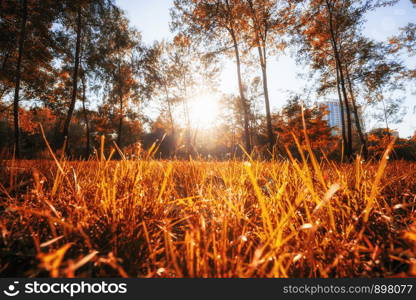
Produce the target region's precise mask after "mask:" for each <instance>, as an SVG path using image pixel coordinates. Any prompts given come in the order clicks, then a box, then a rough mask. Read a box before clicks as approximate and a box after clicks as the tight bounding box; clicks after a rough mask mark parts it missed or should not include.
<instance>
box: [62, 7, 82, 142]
mask: <svg viewBox="0 0 416 300" xmlns="http://www.w3.org/2000/svg"><path fill="white" fill-rule="evenodd" d="M81 26H82V15H81V4H79V6H78V13H77V31H76V33H77V40H76V45H75V57H74V71H73V76H72V97H71V103H70V105H69V110H68V115H67V117H66V119H65V123H64V130H63V133H62V135H63V138H64V139H65V138H66V141H67V150H68V149H69V126H70V124H71V119H72V114H73V113H74V109H75V102H76V100H77V92H78V69H79V57H80V48H81V31H82V27H81ZM61 146H62V144H61Z"/></svg>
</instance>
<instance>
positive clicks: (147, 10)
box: [116, 0, 416, 137]
mask: <svg viewBox="0 0 416 300" xmlns="http://www.w3.org/2000/svg"><path fill="white" fill-rule="evenodd" d="M116 2H117V4H118V5H119V6H120V7H122V8H123V9H124V10H125V12H126V15H127V16H128V18H129V19H130V21H131V24H132V25H133V26H135V27H136V28H137V29H138V30H139V31H140V32H141V34H142V38H143V41H144V42H145V43H147V44H151V43H153V41H154V40H161V39H169V38H171V37H172V34H171V33H170V31H169V21H170V16H169V8H170V7H172V2H173V1H172V0H151V1H149V0H116ZM367 20H368V21H367V23H366V27H365V32H364V33H365V34H366V35H367V36H368V37H371V38H373V39H375V40H378V41H384V40H386V39H387V38H388V37H390V36H393V35H395V34H396V33H397V32H398V29H399V28H400V27H403V26H405V25H406V24H407V23H408V22H415V21H416V9H415V8H413V7H412V4H411V3H410V0H400V2H399V3H398V4H396V5H395V6H394V7H386V8H380V9H378V10H376V11H373V12H370V13H369V14H368V16H367ZM405 61H406V63H408V64H409V65H412V66H414V65H416V58H414V57H413V58H405ZM304 68H305V67H304V66H298V65H296V63H295V59H294V58H293V57H291V56H290V55H289V53H287V54H280V55H279V56H278V57H271V58H270V59H269V67H268V76H269V85H270V99H271V105H272V108H273V109H274V110H277V109H279V108H280V107H281V106H282V105H283V104H284V103H285V100H286V99H287V95H288V93H289V92H301V90H302V89H304V88H307V89H310V88H313V86H311V84H310V83H308V82H306V81H304V80H301V79H299V78H298V76H297V74H298V73H302V71H303V70H304ZM220 81H221V90H222V91H223V92H226V93H235V94H237V91H238V90H237V78H236V75H235V72H234V64H233V61H232V60H229V61H228V62H227V63H225V65H224V70H223V72H222V74H221V77H220ZM409 85H410V83H409ZM412 85H413V86H409V88H408V91H407V93H406V100H405V103H404V105H405V106H406V107H407V114H406V116H405V117H404V119H403V122H402V123H401V124H397V125H396V124H394V125H392V128H395V129H397V130H398V131H399V133H400V136H402V137H407V136H410V135H412V134H413V132H414V131H415V130H416V114H415V107H416V95H415V94H412V91H413V92H416V88H415V85H414V82H413V83H412ZM366 120H367V124H366V125H367V128H368V129H371V128H372V127H377V126H382V125H381V124H377V123H375V122H374V121H372V120H371V119H370V118H366Z"/></svg>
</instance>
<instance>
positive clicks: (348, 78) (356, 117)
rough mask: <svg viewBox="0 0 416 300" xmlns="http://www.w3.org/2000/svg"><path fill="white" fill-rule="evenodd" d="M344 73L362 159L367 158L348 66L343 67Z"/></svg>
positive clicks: (365, 142) (365, 141)
mask: <svg viewBox="0 0 416 300" xmlns="http://www.w3.org/2000/svg"><path fill="white" fill-rule="evenodd" d="M345 75H346V76H347V82H348V89H349V91H350V97H351V103H352V108H353V113H354V119H355V120H354V121H355V127H357V131H358V136H359V137H360V143H361V147H362V150H363V156H364V159H367V158H368V148H367V140H366V138H365V136H364V133H363V130H362V128H361V123H360V118H359V114H358V107H357V103H356V101H355V97H354V91H353V89H352V82H351V78H350V73H349V72H348V68H345Z"/></svg>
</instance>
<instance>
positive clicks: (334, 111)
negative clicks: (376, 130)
mask: <svg viewBox="0 0 416 300" xmlns="http://www.w3.org/2000/svg"><path fill="white" fill-rule="evenodd" d="M321 105H325V106H326V107H327V110H328V115H326V120H327V121H328V125H329V126H330V127H332V128H333V131H332V134H333V135H339V134H341V131H342V119H341V105H340V104H339V102H338V101H334V100H332V101H325V102H322V103H321ZM344 115H345V116H346V113H345V109H344ZM358 118H359V119H360V120H359V121H360V125H361V128H362V130H363V132H365V127H364V122H363V119H362V111H361V107H358ZM345 120H346V117H345ZM351 122H352V126H353V128H354V129H355V119H354V114H353V113H351Z"/></svg>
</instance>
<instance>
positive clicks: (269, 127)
mask: <svg viewBox="0 0 416 300" xmlns="http://www.w3.org/2000/svg"><path fill="white" fill-rule="evenodd" d="M257 50H258V52H259V60H260V66H261V72H262V76H263V77H262V79H263V92H264V103H265V105H266V121H267V135H268V138H269V147H270V149H269V150H270V153H271V154H273V147H274V144H275V137H274V134H273V127H272V115H271V111H270V100H269V88H268V84H267V62H266V57H265V55H264V54H263V52H262V48H261V47H260V46H258V47H257Z"/></svg>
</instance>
